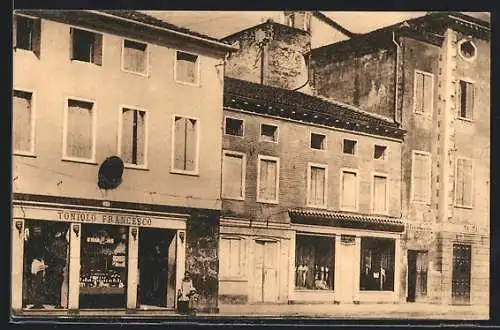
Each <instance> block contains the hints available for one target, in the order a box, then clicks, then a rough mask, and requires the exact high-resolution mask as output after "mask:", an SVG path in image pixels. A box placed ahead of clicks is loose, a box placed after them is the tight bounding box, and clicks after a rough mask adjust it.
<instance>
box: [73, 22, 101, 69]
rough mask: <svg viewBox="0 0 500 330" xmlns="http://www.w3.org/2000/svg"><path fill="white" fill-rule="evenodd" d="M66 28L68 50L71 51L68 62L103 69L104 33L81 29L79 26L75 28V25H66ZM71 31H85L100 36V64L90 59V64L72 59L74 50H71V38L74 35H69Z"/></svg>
mask: <svg viewBox="0 0 500 330" xmlns="http://www.w3.org/2000/svg"><path fill="white" fill-rule="evenodd" d="M68 28H69V49H70V51H71V53H70V56H69V60H70V62H71V63H86V64H92V65H93V66H96V67H103V66H104V48H105V47H104V43H105V41H104V39H105V38H104V33H102V32H100V31H97V30H94V29H89V28H86V27H81V26H76V25H71V24H69V25H68ZM71 29H76V30H82V31H87V32H90V33H94V34H100V35H101V64H97V63H95V62H94V60H93V59H92V58H91V61H90V62H87V61H81V60H78V59H75V58H73V53H74V50H73V39H72V38H73V36H74V34H72V33H71Z"/></svg>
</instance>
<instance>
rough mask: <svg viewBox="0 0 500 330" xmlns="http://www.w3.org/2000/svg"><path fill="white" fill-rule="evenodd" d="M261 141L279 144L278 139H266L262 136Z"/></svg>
mask: <svg viewBox="0 0 500 330" xmlns="http://www.w3.org/2000/svg"><path fill="white" fill-rule="evenodd" d="M259 142H269V143H274V144H278V141H272V140H265V139H262V138H260V139H259Z"/></svg>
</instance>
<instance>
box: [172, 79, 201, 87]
mask: <svg viewBox="0 0 500 330" xmlns="http://www.w3.org/2000/svg"><path fill="white" fill-rule="evenodd" d="M175 82H176V83H178V84H180V85H186V86H191V87H201V86H200V83H199V82H195V83H192V82H189V81H182V80H177V79H176V80H175Z"/></svg>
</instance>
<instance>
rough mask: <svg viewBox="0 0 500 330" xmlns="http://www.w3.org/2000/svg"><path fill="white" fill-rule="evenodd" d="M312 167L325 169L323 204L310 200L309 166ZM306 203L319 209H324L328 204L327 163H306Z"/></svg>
mask: <svg viewBox="0 0 500 330" xmlns="http://www.w3.org/2000/svg"><path fill="white" fill-rule="evenodd" d="M312 167H317V168H322V169H324V170H325V187H324V189H323V191H324V192H323V199H324V201H325V203H324V204H323V205H318V204H313V203H312V201H311V194H310V188H311V168H312ZM306 182H307V183H306V189H307V192H306V196H307V198H306V205H307V206H308V207H313V208H321V209H326V208H327V205H328V165H327V164H319V163H311V162H309V163H307V179H306Z"/></svg>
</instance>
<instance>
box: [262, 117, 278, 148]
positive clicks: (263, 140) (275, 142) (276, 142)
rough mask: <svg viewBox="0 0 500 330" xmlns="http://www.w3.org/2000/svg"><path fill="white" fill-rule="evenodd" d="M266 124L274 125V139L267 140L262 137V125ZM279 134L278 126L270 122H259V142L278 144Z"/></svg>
mask: <svg viewBox="0 0 500 330" xmlns="http://www.w3.org/2000/svg"><path fill="white" fill-rule="evenodd" d="M263 125H267V126H273V127H276V141H268V140H265V139H263V138H262V126H263ZM279 136H280V128H279V126H278V125H275V124H271V123H268V122H266V123H260V129H259V142H269V143H274V144H278V143H279Z"/></svg>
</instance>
